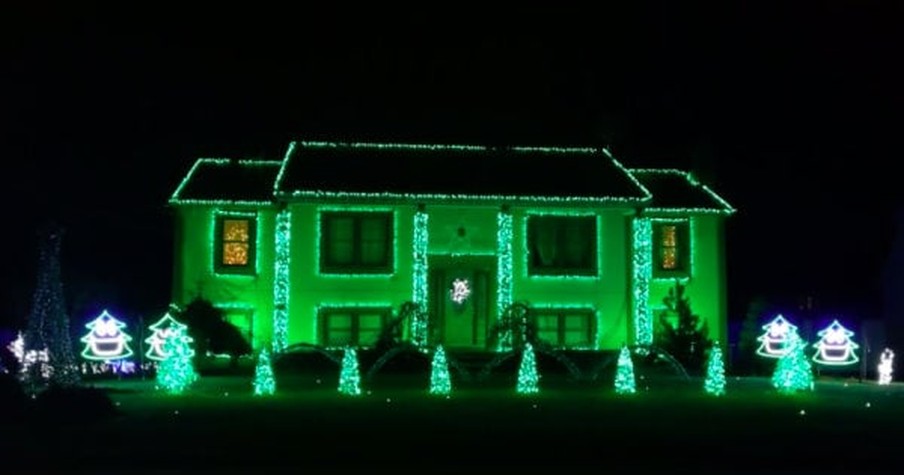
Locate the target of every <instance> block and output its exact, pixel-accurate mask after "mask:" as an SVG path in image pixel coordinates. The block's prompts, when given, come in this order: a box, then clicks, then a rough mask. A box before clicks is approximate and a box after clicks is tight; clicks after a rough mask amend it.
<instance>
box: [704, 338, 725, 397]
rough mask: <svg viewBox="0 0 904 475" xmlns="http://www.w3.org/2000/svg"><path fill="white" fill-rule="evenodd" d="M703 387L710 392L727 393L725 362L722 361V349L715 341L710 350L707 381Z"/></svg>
mask: <svg viewBox="0 0 904 475" xmlns="http://www.w3.org/2000/svg"><path fill="white" fill-rule="evenodd" d="M703 388H704V389H705V390H706V392H707V393H708V394H712V395H713V396H722V395H723V394H725V362H724V361H722V349H721V348H719V344H718V343H715V344H714V345H713V346H712V348H710V350H709V361H708V362H707V364H706V381H705V382H704V383H703Z"/></svg>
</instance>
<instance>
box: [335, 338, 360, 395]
mask: <svg viewBox="0 0 904 475" xmlns="http://www.w3.org/2000/svg"><path fill="white" fill-rule="evenodd" d="M360 383H361V375H360V373H359V371H358V353H357V352H356V351H355V349H354V348H353V347H351V346H348V347H346V348H345V355H344V356H343V357H342V371H341V372H340V373H339V393H340V394H344V395H346V396H358V395H360V394H361V386H360Z"/></svg>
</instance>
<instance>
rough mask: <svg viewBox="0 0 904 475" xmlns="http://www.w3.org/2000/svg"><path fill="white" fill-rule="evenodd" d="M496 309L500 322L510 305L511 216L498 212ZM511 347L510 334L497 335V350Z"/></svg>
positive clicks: (505, 212)
mask: <svg viewBox="0 0 904 475" xmlns="http://www.w3.org/2000/svg"><path fill="white" fill-rule="evenodd" d="M496 226H497V227H496V259H497V266H496V309H497V311H498V314H499V320H500V321H501V320H502V318H503V316H504V315H505V312H506V310H508V308H509V306H511V305H512V262H513V260H514V259H513V258H512V239H513V230H512V215H511V213H509V212H507V211H500V212H499V213H498V214H497V215H496ZM511 347H512V334H511V332H510V331H508V330H506V331H505V332H504V333H503V334H502V335H499V342H498V344H497V350H508V349H511Z"/></svg>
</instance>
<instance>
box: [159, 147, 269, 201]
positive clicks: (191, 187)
mask: <svg viewBox="0 0 904 475" xmlns="http://www.w3.org/2000/svg"><path fill="white" fill-rule="evenodd" d="M281 164H282V162H281V161H272V160H271V161H267V160H230V159H228V158H199V159H198V160H197V161H196V162H195V164H194V165H193V166H192V168H191V170H189V172H188V174H187V175H186V176H185V178H184V179H183V180H182V183H180V184H179V187H178V188H176V191H175V192H174V193H173V196H172V197H171V198H170V203H173V204H216V203H229V204H269V203H271V202H272V201H273V183H274V181H275V180H276V175H277V173H279V167H280V165H281Z"/></svg>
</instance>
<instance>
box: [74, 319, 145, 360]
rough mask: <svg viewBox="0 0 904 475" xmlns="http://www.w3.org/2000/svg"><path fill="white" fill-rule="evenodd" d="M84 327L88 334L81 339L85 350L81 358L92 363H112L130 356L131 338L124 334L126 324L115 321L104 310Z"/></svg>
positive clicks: (131, 353)
mask: <svg viewBox="0 0 904 475" xmlns="http://www.w3.org/2000/svg"><path fill="white" fill-rule="evenodd" d="M85 327H86V328H87V329H88V330H89V331H88V334H87V335H85V336H84V337H82V339H81V341H82V343H85V345H86V346H85V349H84V350H82V358H85V359H86V360H93V361H112V360H120V359H125V358H128V357H130V356H132V355H133V354H134V353H133V352H132V348H130V347H129V342H130V341H132V337H131V336H129V335H128V334H127V333H126V332H125V328H126V324H125V323H123V322H121V321H119V320H117V319H116V318H114V317H113V316H112V315H110V314H109V313H108V312H107V311H106V310H104V311H103V312H102V313H101V314H100V315H99V316H98V317H97V318H95V319H94V320H92V321H90V322H88V323H87V324H86V325H85Z"/></svg>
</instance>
